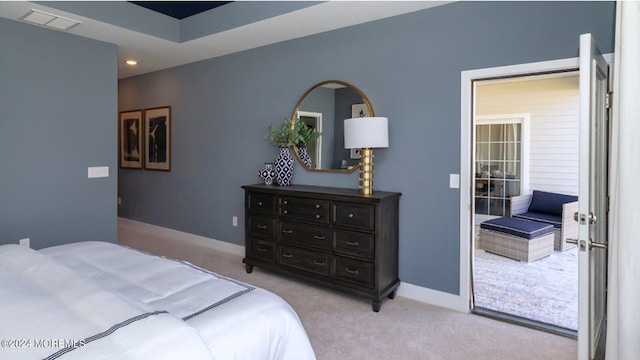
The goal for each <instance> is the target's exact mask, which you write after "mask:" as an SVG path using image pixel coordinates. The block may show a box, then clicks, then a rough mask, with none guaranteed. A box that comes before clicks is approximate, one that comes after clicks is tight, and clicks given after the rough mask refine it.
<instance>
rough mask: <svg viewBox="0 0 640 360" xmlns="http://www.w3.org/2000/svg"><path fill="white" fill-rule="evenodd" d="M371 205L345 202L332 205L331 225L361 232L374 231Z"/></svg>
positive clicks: (372, 207)
mask: <svg viewBox="0 0 640 360" xmlns="http://www.w3.org/2000/svg"><path fill="white" fill-rule="evenodd" d="M374 215H375V210H374V206H373V205H367V204H354V203H347V202H338V201H336V202H334V203H333V224H334V225H340V226H347V227H352V228H358V229H363V230H370V231H373V230H374Z"/></svg>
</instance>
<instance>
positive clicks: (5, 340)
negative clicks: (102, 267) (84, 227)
mask: <svg viewBox="0 0 640 360" xmlns="http://www.w3.org/2000/svg"><path fill="white" fill-rule="evenodd" d="M0 342H1V344H0V359H62V360H69V359H92V360H93V359H140V360H142V359H145V360H146V359H212V355H211V353H210V351H209V349H208V348H207V346H206V345H205V344H204V342H203V341H202V339H201V338H200V336H199V334H198V332H197V331H196V330H195V329H194V328H193V327H191V326H189V325H188V324H186V323H185V322H184V321H182V320H181V319H179V318H177V317H175V316H173V315H171V314H168V313H166V312H164V311H158V310H156V309H154V308H153V307H151V306H148V305H146V304H143V303H140V302H136V301H131V300H130V299H127V298H125V297H123V296H121V295H119V294H117V293H115V292H110V291H106V290H104V289H102V288H101V287H100V286H98V285H96V284H95V283H94V282H92V281H91V280H89V279H88V278H86V277H84V276H79V275H78V274H77V273H75V272H73V271H72V270H70V269H68V268H66V267H65V266H63V265H61V264H59V263H57V262H56V261H54V260H52V259H50V258H48V257H47V256H45V255H43V254H41V253H39V252H37V251H35V250H31V249H29V248H26V247H24V246H18V245H2V246H0Z"/></svg>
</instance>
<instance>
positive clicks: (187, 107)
mask: <svg viewBox="0 0 640 360" xmlns="http://www.w3.org/2000/svg"><path fill="white" fill-rule="evenodd" d="M614 12H615V11H614V3H612V2H608V3H605V2H531V3H527V2H497V3H491V2H458V3H452V4H448V5H444V6H440V7H436V8H433V9H429V10H425V11H421V12H416V13H412V14H407V15H402V16H398V17H394V18H389V19H383V20H379V21H375V22H372V23H367V24H362V25H358V26H353V27H350V28H345V29H340V30H336V31H332V32H328V33H323V34H318V35H314V36H310V37H306V38H302V39H296V40H291V41H287V42H283V43H279V44H275V45H271V46H266V47H262V48H258V49H253V50H249V51H245V52H242V53H237V54H233V55H229V56H225V57H221V58H216V59H209V60H206V61H201V62H198V63H194V64H189V65H185V66H181V67H177V68H173V69H169V70H166V71H161V72H156V73H152V74H147V75H143V76H139V77H134V78H128V79H124V80H121V81H120V83H119V90H120V93H119V108H120V110H129V109H137V108H145V107H155V106H162V105H171V106H172V114H173V163H172V171H171V172H154V171H141V170H122V171H121V172H120V177H119V195H120V196H122V206H121V207H120V208H119V214H120V216H123V217H126V218H130V219H134V220H139V221H143V222H146V223H151V224H156V225H160V226H164V227H168V228H172V229H177V230H181V231H185V232H189V233H193V234H197V235H202V236H206V237H210V238H214V239H218V240H223V241H227V242H230V243H234V244H243V236H244V234H243V228H242V227H232V226H231V217H232V216H234V215H236V216H239V217H240V224H242V223H243V221H242V219H243V211H244V208H243V205H244V203H243V192H242V190H241V189H240V186H241V185H243V184H250V183H256V182H258V178H257V175H256V172H257V171H258V169H260V168H261V167H262V164H263V163H264V162H266V161H270V160H272V159H273V158H274V157H275V155H276V151H277V149H276V148H275V147H274V146H273V145H271V144H270V143H269V142H268V141H266V140H264V135H265V134H266V133H267V128H268V126H269V124H272V123H273V124H279V123H280V122H281V121H282V119H283V117H287V116H289V114H291V111H292V110H293V107H294V105H295V104H296V101H297V100H298V98H299V97H300V95H302V94H303V93H304V91H305V90H306V89H307V88H309V87H311V86H312V85H313V84H316V83H318V82H320V81H323V80H327V79H340V80H344V81H347V82H351V83H353V84H354V85H356V86H357V87H359V88H360V89H361V90H362V91H363V92H364V93H365V94H366V95H367V97H368V98H369V100H370V101H371V104H372V106H373V109H374V111H375V113H376V115H378V116H387V117H388V118H389V126H390V130H389V131H390V147H389V148H388V149H380V150H376V162H375V164H376V169H375V188H377V189H382V190H388V191H399V192H402V193H403V196H402V198H401V199H400V216H401V219H400V279H401V280H402V281H405V282H408V283H412V284H415V285H419V286H424V287H428V288H431V289H436V290H440V291H444V292H448V293H452V294H458V293H459V290H458V288H459V284H458V279H459V241H460V240H459V239H460V229H459V221H460V216H459V212H460V208H459V199H460V197H459V191H458V190H457V189H449V187H448V180H449V174H450V173H459V172H460V72H461V71H464V70H471V69H478V68H486V67H494V66H501V65H509V64H519V63H527V62H535V61H544V60H553V59H561V58H571V57H576V56H577V55H578V38H579V35H580V34H581V33H587V32H591V33H592V34H594V36H595V38H596V39H597V41H598V42H599V44H600V48H601V49H602V50H603V51H604V52H612V51H613V38H614ZM357 177H358V174H357V172H356V173H352V174H334V173H312V172H306V171H305V170H302V168H301V167H299V166H298V167H297V170H296V173H295V175H294V178H293V181H294V183H298V184H314V185H327V186H336V187H349V188H356V187H357Z"/></svg>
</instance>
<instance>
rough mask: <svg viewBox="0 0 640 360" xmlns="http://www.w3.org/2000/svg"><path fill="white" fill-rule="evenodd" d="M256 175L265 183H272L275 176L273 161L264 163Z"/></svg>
mask: <svg viewBox="0 0 640 360" xmlns="http://www.w3.org/2000/svg"><path fill="white" fill-rule="evenodd" d="M258 177H259V178H260V179H262V180H263V181H264V183H265V184H266V185H271V184H273V179H275V177H276V171H275V170H274V169H273V163H264V167H263V168H262V169H260V171H258Z"/></svg>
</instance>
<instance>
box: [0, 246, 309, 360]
mask: <svg viewBox="0 0 640 360" xmlns="http://www.w3.org/2000/svg"><path fill="white" fill-rule="evenodd" d="M7 246H8V247H10V248H11V249H13V250H11V251H14V252H15V251H17V250H16V248H18V250H20V252H21V253H29V254H30V255H29V256H25V258H29V259H25V260H24V261H22V263H24V264H25V265H23V268H22V270H23V271H24V272H25V273H24V274H20V275H16V276H17V277H14V278H11V277H9V278H6V279H5V277H4V276H3V275H0V286H2V289H3V291H2V293H1V294H0V302H2V303H5V302H7V301H8V302H11V297H12V296H13V295H5V291H4V289H5V286H8V287H11V286H12V285H11V284H15V283H22V282H24V280H21V279H23V278H29V281H30V282H31V281H36V282H39V283H42V282H43V281H44V282H47V283H48V282H49V281H52V283H51V284H54V285H51V286H48V287H49V288H51V289H52V292H53V293H54V295H52V296H54V297H59V295H58V294H57V291H58V289H60V288H66V287H67V286H69V284H71V285H73V286H74V287H75V285H76V284H75V281H74V282H70V283H69V282H67V280H68V279H60V281H61V282H60V281H59V280H56V279H57V277H55V276H53V277H54V278H53V279H50V278H47V280H43V279H41V278H40V275H42V276H43V277H45V278H46V277H47V276H48V277H51V276H49V275H46V274H41V273H49V274H56V273H57V272H64V273H66V274H67V276H68V277H74V276H75V279H77V282H79V283H82V284H84V286H86V287H87V289H86V290H84V292H85V293H86V294H87V296H88V297H91V296H93V295H92V294H93V293H94V292H95V293H100V294H103V295H104V296H106V297H107V298H112V299H113V298H116V299H118V301H120V302H123V303H125V304H128V305H129V306H133V307H134V308H136V309H139V310H138V311H139V312H141V313H142V314H147V313H158V314H157V315H154V316H148V318H154V319H156V318H157V319H156V320H165V319H166V321H167V322H172V323H174V324H176V323H177V324H179V326H175V327H174V326H170V325H169V324H168V325H167V326H168V327H169V328H170V329H172V330H173V329H174V328H175V329H183V330H182V331H183V332H184V333H185V334H184V336H187V337H188V338H189V339H190V341H191V342H194V343H197V345H194V346H191V345H189V351H198V350H197V349H201V350H202V349H204V351H200V352H202V353H203V354H202V356H205V357H204V358H207V356H208V358H213V359H283V360H286V359H315V355H314V353H313V349H312V347H311V345H310V342H309V339H308V337H307V334H306V332H305V331H304V328H303V326H302V324H301V323H300V320H299V318H298V316H297V314H296V313H295V311H294V310H293V309H292V308H291V307H290V306H289V305H288V304H287V303H286V302H285V301H284V300H282V299H281V298H280V297H279V296H277V295H275V294H273V293H271V292H269V291H267V290H264V289H261V288H257V287H254V286H251V285H249V284H246V283H243V282H240V281H237V280H234V279H231V278H227V277H224V276H221V275H218V274H215V273H212V272H209V271H206V270H204V269H201V268H199V267H196V266H194V265H191V264H189V263H186V262H182V261H178V260H174V259H168V258H163V257H159V256H154V255H150V254H146V253H143V252H140V251H137V250H133V249H130V248H126V247H123V246H120V245H115V244H111V243H104V242H81V243H74V244H67V245H61V246H55V247H51V248H46V249H42V250H39V251H34V250H30V249H27V248H23V249H19V247H18V246H13V245H7ZM3 247H5V246H0V248H3ZM38 258H39V259H42V258H44V259H46V261H40V262H38V260H37V259H38ZM27 260H29V261H27ZM33 261H35V262H36V263H37V264H30V265H29V263H31V262H33ZM11 262H12V263H13V262H14V261H11ZM45 263H46V264H48V265H47V266H48V267H52V268H56V269H57V270H56V272H53V271H50V270H47V269H42V270H40V271H38V273H37V274H38V275H37V276H36V274H34V273H32V272H31V268H32V267H40V264H45ZM5 267H6V264H5V260H0V271H2V272H4V268H5ZM58 282H59V284H57V285H56V283H58ZM10 290H11V291H9V292H8V293H9V294H12V293H13V292H14V289H13V288H11V289H10ZM16 290H19V289H16ZM18 292H19V291H18ZM21 296H28V295H27V294H24V295H21ZM32 297H37V298H39V297H40V296H39V295H38V296H35V295H32ZM73 301H76V300H75V299H74V300H73ZM62 303H63V304H64V303H66V300H65V301H62ZM106 303H107V301H105V304H102V307H103V308H105V309H109V311H107V313H109V312H111V308H110V305H108V304H106ZM115 303H116V304H118V302H115ZM48 306H49V307H48V308H47V307H45V308H42V309H40V308H38V309H37V311H35V312H34V313H33V314H29V312H28V311H26V310H25V311H24V313H23V314H22V316H25V318H26V319H33V320H32V321H34V322H35V321H39V320H38V319H39V318H40V317H41V316H43V315H42V312H45V313H46V315H47V316H48V315H49V313H56V312H57V309H58V306H62V307H64V306H66V305H60V304H57V303H56V304H55V305H48ZM118 306H120V305H118ZM18 307H20V306H18ZM47 309H48V310H47ZM96 309H100V307H98V308H95V309H93V310H92V312H91V311H90V314H93V313H100V311H96ZM0 316H2V317H1V318H2V319H4V316H5V310H4V309H0ZM56 316H58V315H56ZM60 316H64V315H60ZM89 318H90V317H89ZM73 320H74V321H75V318H73ZM115 320H116V321H117V320H120V318H117V319H115ZM88 321H93V319H91V318H90V319H89V320H88ZM137 322H140V325H143V323H142V321H137ZM2 323H4V321H2ZM33 328H34V327H33V326H31V327H29V326H26V327H25V330H24V331H22V332H14V328H13V326H10V327H5V326H4V325H0V339H2V338H17V337H20V336H25V337H27V338H34V337H44V338H46V336H56V335H57V332H56V331H57V330H55V326H52V328H51V330H50V334H49V335H47V334H40V333H29V331H30V330H29V329H31V330H34V329H33ZM161 329H162V328H161V327H157V328H156V329H154V331H155V332H160V333H162V331H161ZM119 331H120V329H118V330H117V331H115V332H114V334H115V333H117V332H119ZM132 331H134V330H132ZM88 332H90V331H88ZM142 332H146V331H142ZM136 334H137V332H136ZM152 334H153V332H149V335H152ZM90 335H91V334H90ZM78 336H80V337H81V338H82V339H84V338H83V337H82V336H84V335H82V336H81V335H78ZM164 336H165V337H166V338H172V336H173V335H171V334H169V333H168V334H165V335H164ZM107 338H109V337H107ZM174 342H175V341H174V340H171V341H170V342H169V343H171V344H173V343H174ZM180 342H181V343H182V342H183V341H181V340H180ZM185 343H186V344H188V343H187V342H185ZM170 347H171V349H170V350H171V351H173V354H176V352H178V353H180V354H181V355H179V356H177V357H174V358H189V359H199V357H198V356H200V355H195V356H190V355H185V354H190V353H187V352H185V353H182V350H180V349H179V347H177V346H173V345H171V346H170ZM192 349H193V350H192ZM3 350H4V349H0V351H3ZM11 350H18V349H11ZM80 350H82V351H89V350H90V349H89V346H86V345H85V346H83V347H82V349H80ZM76 351H77V350H74V351H70V352H69V353H68V354H65V355H64V356H71V355H69V354H72V353H74V352H76ZM14 352H15V351H14ZM163 353H166V354H169V353H170V352H168V351H167V352H163ZM41 354H42V352H41V353H38V356H40V355H41ZM78 354H79V352H78ZM38 356H36V357H33V358H44V356H40V357H38ZM0 358H4V356H2V354H1V353H0ZM28 358H31V357H25V359H28ZM62 358H63V359H67V357H62ZM68 358H69V359H71V358H73V357H68ZM84 358H86V356H84ZM91 358H92V359H93V358H94V357H91ZM117 358H125V357H117ZM132 358H136V357H132ZM138 358H140V359H147V358H154V359H162V357H157V356H147V355H146V354H145V355H144V356H141V357H138ZM167 358H171V357H167Z"/></svg>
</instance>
